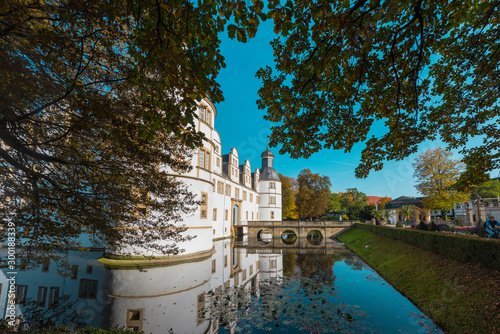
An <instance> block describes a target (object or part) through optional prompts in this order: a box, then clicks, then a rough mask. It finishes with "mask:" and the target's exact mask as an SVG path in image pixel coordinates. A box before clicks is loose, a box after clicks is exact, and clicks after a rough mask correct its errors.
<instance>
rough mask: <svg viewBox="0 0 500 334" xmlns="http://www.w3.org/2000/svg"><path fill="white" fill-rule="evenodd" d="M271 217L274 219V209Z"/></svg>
mask: <svg viewBox="0 0 500 334" xmlns="http://www.w3.org/2000/svg"><path fill="white" fill-rule="evenodd" d="M271 219H274V211H271Z"/></svg>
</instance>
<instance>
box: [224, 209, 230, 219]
mask: <svg viewBox="0 0 500 334" xmlns="http://www.w3.org/2000/svg"><path fill="white" fill-rule="evenodd" d="M228 217H229V210H227V209H226V212H225V215H224V219H225V220H227V219H228Z"/></svg>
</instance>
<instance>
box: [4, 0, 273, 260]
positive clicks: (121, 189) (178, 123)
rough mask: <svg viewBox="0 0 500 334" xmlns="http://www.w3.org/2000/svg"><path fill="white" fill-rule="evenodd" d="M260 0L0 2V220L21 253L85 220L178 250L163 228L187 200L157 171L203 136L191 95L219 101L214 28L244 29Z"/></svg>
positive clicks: (180, 165) (117, 237)
mask: <svg viewBox="0 0 500 334" xmlns="http://www.w3.org/2000/svg"><path fill="white" fill-rule="evenodd" d="M261 5H262V3H260V2H259V3H255V4H254V5H252V6H251V7H247V6H246V3H244V2H243V1H239V2H234V1H225V0H220V1H210V2H206V1H201V2H192V1H187V0H173V1H168V2H167V1H154V0H152V1H138V0H111V1H102V0H96V1H80V0H56V1H50V2H49V1H17V0H6V1H3V2H2V5H1V6H0V77H1V80H0V91H1V92H2V94H1V96H0V144H1V145H0V176H1V178H2V187H1V189H0V196H1V202H2V204H3V205H2V211H1V215H2V216H1V219H2V220H1V222H2V225H3V226H5V225H6V224H7V223H8V222H11V223H14V224H15V225H16V228H17V233H18V235H17V240H18V241H19V242H21V244H20V246H24V248H23V249H25V250H26V251H28V252H30V253H31V255H36V254H38V255H40V256H45V257H46V256H54V254H55V253H54V250H56V249H60V248H66V247H76V248H78V247H80V245H81V244H80V243H79V242H78V241H76V239H75V238H76V237H77V236H78V235H79V234H80V232H81V227H82V226H84V228H86V229H87V230H88V231H90V232H92V233H94V234H96V235H97V236H98V237H99V238H98V239H100V240H101V241H104V242H105V243H106V244H107V245H108V246H110V247H119V246H120V245H121V244H127V245H134V244H141V245H143V246H144V245H148V246H150V247H151V248H156V249H158V250H160V251H162V252H164V253H177V252H179V251H180V250H179V249H178V247H177V246H176V245H175V241H179V240H182V239H183V238H184V237H185V236H184V237H181V236H180V235H179V232H181V231H182V229H179V226H178V225H177V224H176V223H179V221H180V217H181V216H182V215H183V214H185V213H187V212H190V210H191V209H192V206H193V205H194V204H195V203H196V201H195V199H194V197H193V196H192V195H191V194H190V193H189V192H188V190H187V188H186V187H185V186H183V185H182V184H181V183H179V182H177V181H175V180H174V179H173V178H172V177H170V176H169V175H168V174H167V172H166V171H168V170H169V169H170V170H172V169H173V170H175V171H179V172H182V171H186V170H188V169H189V164H188V163H187V162H188V161H189V157H190V154H191V153H192V149H193V148H194V147H196V146H197V145H200V144H201V142H202V140H203V135H202V134H201V133H197V132H196V131H195V130H194V129H195V125H194V124H195V123H194V121H195V119H196V117H197V116H196V105H197V101H200V100H201V99H202V98H204V97H210V99H211V100H212V101H213V102H214V103H215V102H219V101H221V100H222V92H221V91H220V88H219V85H218V83H217V82H216V80H215V79H216V77H217V75H218V73H219V71H220V70H221V68H223V67H224V66H225V64H224V57H223V56H222V55H221V54H220V50H219V48H218V45H219V43H220V41H219V39H218V33H219V32H222V31H223V30H224V29H225V27H226V26H227V27H228V32H229V33H230V34H231V35H232V36H233V37H237V38H238V39H239V40H241V41H245V40H246V39H247V38H248V37H252V36H253V35H254V34H255V31H256V27H257V25H258V24H259V21H260V19H259V17H261V18H264V16H263V14H261V10H260V8H261V7H260V6H261ZM236 13H237V15H236V16H233V14H236ZM229 20H232V21H231V22H232V23H231V24H229V23H228V22H229ZM8 200H9V201H8ZM140 207H142V210H139V211H138V208H140ZM131 227H134V228H131ZM124 231H126V233H125V232H124ZM159 240H172V241H173V243H172V244H170V245H169V246H159V244H158V243H157V241H159ZM19 249H21V248H19ZM32 258H33V257H31V259H32Z"/></svg>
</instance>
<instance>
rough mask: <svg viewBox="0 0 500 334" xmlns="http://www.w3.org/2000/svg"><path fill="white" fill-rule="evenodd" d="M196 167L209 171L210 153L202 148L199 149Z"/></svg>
mask: <svg viewBox="0 0 500 334" xmlns="http://www.w3.org/2000/svg"><path fill="white" fill-rule="evenodd" d="M198 166H200V167H202V168H205V169H210V152H208V150H206V149H204V148H200V153H199V162H198Z"/></svg>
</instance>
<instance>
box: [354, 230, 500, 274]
mask: <svg viewBox="0 0 500 334" xmlns="http://www.w3.org/2000/svg"><path fill="white" fill-rule="evenodd" d="M354 227H356V228H359V229H361V230H365V231H369V232H373V233H376V234H379V235H383V236H386V237H389V238H392V239H396V240H401V241H404V242H407V243H409V244H412V245H415V246H419V247H422V248H425V249H428V250H430V251H432V252H434V253H437V254H443V255H446V256H449V257H451V258H453V259H455V260H459V261H465V262H471V263H475V264H478V265H480V266H483V267H486V268H493V269H500V242H497V241H496V240H488V239H485V238H471V237H466V236H456V235H447V234H443V233H442V232H428V231H419V230H409V229H402V228H393V227H385V226H377V225H369V224H362V223H355V224H354Z"/></svg>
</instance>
